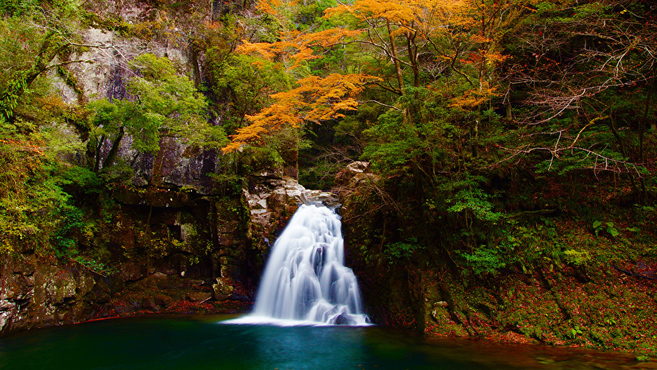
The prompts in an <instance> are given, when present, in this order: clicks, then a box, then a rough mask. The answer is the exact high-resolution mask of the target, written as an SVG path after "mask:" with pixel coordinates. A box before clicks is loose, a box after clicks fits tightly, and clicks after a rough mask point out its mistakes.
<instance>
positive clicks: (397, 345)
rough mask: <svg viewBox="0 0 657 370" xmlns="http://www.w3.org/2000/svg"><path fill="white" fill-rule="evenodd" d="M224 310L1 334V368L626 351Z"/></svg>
mask: <svg viewBox="0 0 657 370" xmlns="http://www.w3.org/2000/svg"><path fill="white" fill-rule="evenodd" d="M227 318H228V317H226V316H223V317H216V316H214V317H207V316H206V317H184V318H180V317H177V318H162V317H156V318H138V319H122V320H108V321H101V322H93V323H87V324H82V325H76V326H69V327H60V328H51V329H44V330H35V331H31V332H26V333H20V334H17V335H13V336H10V337H7V338H2V339H0V368H1V369H19V368H20V369H42V368H50V369H55V368H68V369H151V368H152V369H160V368H165V369H166V368H176V369H201V368H202V369H208V368H210V369H218V368H221V369H509V368H516V369H586V368H600V369H606V368H608V369H617V368H624V367H627V368H629V367H631V366H633V365H636V363H635V362H634V361H633V358H632V357H631V356H628V355H620V354H616V353H600V352H592V351H585V350H579V349H564V348H543V347H535V346H520V345H500V344H491V343H487V342H485V341H468V340H457V339H449V340H447V339H443V340H430V341H427V340H424V339H423V338H421V337H413V336H409V335H408V334H407V333H399V332H392V331H388V330H383V329H381V328H377V327H361V328H354V327H312V326H303V327H278V326H259V325H217V322H218V321H220V320H224V319H227Z"/></svg>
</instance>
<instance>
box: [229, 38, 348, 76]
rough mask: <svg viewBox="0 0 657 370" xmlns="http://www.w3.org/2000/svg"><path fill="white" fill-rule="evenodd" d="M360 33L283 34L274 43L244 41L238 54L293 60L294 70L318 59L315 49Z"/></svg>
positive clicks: (238, 49)
mask: <svg viewBox="0 0 657 370" xmlns="http://www.w3.org/2000/svg"><path fill="white" fill-rule="evenodd" d="M359 33H360V31H349V30H345V29H341V28H332V29H328V30H324V31H320V32H315V33H310V34H307V33H301V32H299V31H288V32H281V41H278V42H274V43H266V42H259V43H251V42H249V41H246V40H243V41H242V42H243V44H242V45H240V46H239V47H238V48H237V52H238V53H243V54H250V53H256V54H259V55H260V56H262V57H263V58H265V59H268V60H273V59H275V58H276V57H280V58H281V59H282V60H283V61H288V60H291V61H292V62H293V64H292V65H291V66H287V68H288V70H293V69H296V68H298V67H300V66H301V65H302V63H303V62H304V61H307V60H310V59H315V58H318V57H319V56H317V55H315V54H314V52H315V51H314V49H313V48H318V47H321V48H329V47H332V46H335V45H337V44H339V43H341V42H343V41H344V39H345V38H348V37H354V36H356V35H358V34H359Z"/></svg>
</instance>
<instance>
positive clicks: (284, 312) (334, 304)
mask: <svg viewBox="0 0 657 370" xmlns="http://www.w3.org/2000/svg"><path fill="white" fill-rule="evenodd" d="M340 226H341V223H340V217H339V216H338V215H337V214H335V212H333V211H332V210H330V209H329V208H327V207H324V206H316V205H312V204H310V205H308V204H304V205H302V206H301V207H299V209H298V210H297V212H296V213H295V214H294V216H293V217H292V219H291V220H290V222H289V224H288V225H287V227H286V228H285V230H284V231H283V233H282V234H281V236H280V237H279V238H278V240H277V241H276V243H274V246H273V248H272V252H271V255H270V257H269V261H268V262H267V267H266V268H265V273H264V275H263V278H262V282H261V284H260V289H259V290H258V295H257V297H256V302H255V307H254V310H253V313H252V314H250V315H248V316H246V317H243V318H240V319H237V320H230V321H229V322H230V323H245V324H246V323H280V324H283V323H285V324H287V325H294V324H295V323H300V324H319V325H350V326H361V325H369V319H368V317H367V315H365V314H364V313H363V310H362V304H361V301H360V293H359V291H358V283H357V281H356V276H355V275H354V273H353V272H352V271H351V269H350V268H347V267H345V266H344V241H343V239H342V232H341V230H340Z"/></svg>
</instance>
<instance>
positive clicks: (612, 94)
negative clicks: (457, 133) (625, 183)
mask: <svg viewBox="0 0 657 370" xmlns="http://www.w3.org/2000/svg"><path fill="white" fill-rule="evenodd" d="M656 33H657V19H656V14H655V10H654V8H652V7H650V6H648V5H647V4H646V3H644V2H634V1H622V0H621V1H611V0H610V1H597V2H565V3H558V2H545V3H541V4H539V6H538V7H537V8H536V12H535V14H534V15H533V16H532V18H531V22H527V23H525V24H523V26H522V28H520V29H519V30H518V32H517V34H516V35H515V37H517V38H518V39H519V40H522V41H521V42H520V43H516V44H513V48H514V51H513V53H514V60H513V62H511V63H508V64H507V76H508V80H509V82H510V84H511V87H512V90H511V91H512V92H513V94H512V95H511V98H512V99H515V100H516V103H517V104H518V106H519V109H518V110H516V115H517V118H518V120H519V121H521V122H522V123H521V125H522V126H524V131H525V137H526V138H528V140H527V141H525V142H524V143H523V144H524V145H523V146H521V147H519V148H514V149H512V148H509V150H510V151H511V153H512V154H513V155H515V154H528V153H532V154H537V155H539V156H540V158H542V159H543V164H544V167H545V169H546V170H552V169H558V170H560V171H562V172H565V171H571V170H578V169H588V170H593V171H594V172H595V173H596V174H597V173H600V172H614V173H617V174H621V175H623V176H626V177H627V178H628V179H629V180H630V183H631V186H632V188H633V190H634V194H635V195H636V197H637V200H638V202H639V203H643V204H645V203H646V201H647V198H648V189H647V188H648V182H647V181H646V180H647V178H649V177H650V176H652V174H653V172H654V168H653V166H652V165H651V164H650V162H652V159H651V158H654V157H655V154H657V153H655V152H654V150H652V148H653V147H654V145H650V144H652V143H654V142H655V137H654V135H653V134H652V131H651V123H652V122H654V121H655V118H656V117H657V116H656V115H657V112H656V110H655V108H654V101H655V100H654V99H655V88H656V85H657V82H656V79H657V76H656V75H655V65H656V62H657V59H656V56H655V55H656V52H657V37H656V36H655V34H656ZM529 138H531V139H529Z"/></svg>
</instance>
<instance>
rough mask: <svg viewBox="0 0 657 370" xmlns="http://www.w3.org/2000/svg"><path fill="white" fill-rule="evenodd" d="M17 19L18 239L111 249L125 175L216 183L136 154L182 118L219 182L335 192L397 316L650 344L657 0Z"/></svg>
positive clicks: (31, 5) (149, 154) (55, 247)
mask: <svg viewBox="0 0 657 370" xmlns="http://www.w3.org/2000/svg"><path fill="white" fill-rule="evenodd" d="M135 14H137V15H135ZM0 23H1V24H0V142H1V145H0V184H1V186H0V230H1V232H0V254H2V255H4V256H5V257H3V258H10V257H11V256H18V255H26V254H30V255H33V256H34V258H36V260H37V261H43V263H63V264H69V265H71V264H73V265H77V266H81V268H84V269H88V270H91V271H93V272H94V273H97V274H101V275H103V276H107V275H112V274H113V273H115V272H116V267H115V266H114V264H115V263H116V261H118V260H122V259H126V258H127V259H129V258H132V257H131V256H132V255H131V254H130V253H132V252H131V251H127V250H125V248H124V250H120V249H119V250H118V251H117V250H116V247H117V245H116V243H115V242H114V241H112V240H109V239H108V238H107V237H106V235H107V233H108V230H110V229H112V228H113V227H114V226H113V225H115V224H116V219H114V218H113V212H115V211H116V209H117V208H116V207H117V205H116V203H117V200H116V199H114V198H112V196H111V194H114V193H113V192H115V191H116V189H119V188H120V189H123V188H126V187H129V188H130V189H133V190H134V191H136V192H141V194H150V192H152V191H155V190H153V189H162V188H167V187H168V188H169V190H172V191H177V192H180V193H190V194H191V193H194V194H196V193H198V189H193V188H187V187H185V186H170V185H168V184H163V183H159V182H158V181H155V180H152V181H151V178H149V177H147V176H146V177H144V176H143V174H140V173H139V168H140V164H143V163H151V164H153V163H155V164H153V166H154V167H153V168H154V170H153V171H157V168H159V167H157V166H158V165H157V162H158V161H160V163H163V162H162V161H166V156H164V155H163V154H162V152H163V151H164V149H163V148H164V143H165V142H167V140H174V141H176V142H181V143H185V146H186V148H189V149H188V150H190V151H194V150H195V151H197V152H202V153H212V156H213V158H215V161H216V163H215V166H216V168H218V169H220V170H216V171H212V173H208V174H204V175H203V176H205V177H204V178H206V177H207V179H208V181H211V183H212V186H214V187H215V188H214V190H213V191H215V193H217V194H221V195H222V196H224V197H225V198H226V199H237V198H239V196H240V194H241V190H240V189H242V188H244V187H248V184H249V181H250V180H249V179H250V178H251V176H252V175H253V174H254V173H259V172H262V171H273V172H275V173H277V174H280V175H281V176H282V175H285V176H288V177H292V178H295V179H297V180H298V181H299V183H300V184H302V185H303V186H305V187H306V188H309V189H322V190H325V191H332V192H334V193H336V194H339V195H340V197H341V202H342V204H343V208H344V209H343V210H342V216H343V220H344V221H343V222H344V224H345V226H344V233H345V238H346V241H347V249H348V252H347V254H348V257H349V259H350V260H351V261H352V262H353V263H352V264H353V265H354V270H355V271H356V272H357V273H358V274H359V275H360V276H359V279H360V280H362V281H363V282H364V284H365V288H364V292H365V296H366V298H367V300H368V301H369V302H370V303H369V304H371V305H373V306H376V305H377V302H386V301H390V300H391V301H392V302H397V303H390V306H389V307H387V308H386V310H385V311H384V310H381V311H376V310H375V311H376V312H373V314H372V315H373V317H374V318H375V319H376V320H378V322H379V323H381V324H385V325H389V326H396V327H405V328H411V329H417V330H420V331H422V332H424V333H425V334H427V335H437V336H445V335H457V336H461V335H470V336H480V337H493V338H495V337H496V336H498V337H497V339H500V337H499V336H500V335H502V334H496V333H502V332H504V333H507V334H504V335H506V336H505V337H503V338H501V339H509V336H510V334H508V333H512V334H513V336H515V335H518V336H522V337H523V338H528V339H526V340H533V341H538V342H540V343H548V344H574V345H582V346H589V347H595V348H604V349H622V350H624V351H630V352H633V353H635V354H636V356H637V358H641V359H646V360H647V359H649V358H650V356H656V355H657V338H655V336H654V334H655V331H654V328H655V327H657V321H656V320H657V319H656V316H655V310H656V307H657V302H656V300H657V295H655V292H656V290H655V289H656V287H657V286H656V285H655V280H657V250H656V249H655V240H656V239H655V238H656V237H657V203H656V201H657V178H656V177H655V174H656V171H657V168H656V164H657V162H656V160H657V146H656V145H655V144H656V141H657V138H656V137H655V130H656V129H657V96H656V95H657V5H655V4H654V3H653V2H652V1H647V0H597V1H594V0H403V1H402V0H376V1H375V0H344V1H337V0H223V1H220V0H217V1H214V0H196V1H194V0H189V1H175V0H125V1H118V2H114V1H108V0H97V1H86V0H4V1H2V3H1V4H0ZM90 35H101V36H98V37H95V38H93V37H91V36H90ZM103 35H112V38H111V41H108V42H105V41H107V40H108V37H109V36H103ZM103 37H105V38H103ZM94 65H96V66H98V65H105V66H113V67H112V68H113V69H112V68H107V71H109V72H106V76H110V77H108V78H109V79H110V80H112V81H113V82H112V88H111V89H101V88H97V89H96V90H95V91H94V90H93V89H91V88H90V87H89V86H93V85H94V83H95V82H94V81H95V80H94V78H97V76H92V75H91V74H89V73H86V72H85V71H87V70H88V69H87V68H91V66H94ZM357 161H359V162H367V164H366V166H367V170H366V172H367V173H368V176H367V177H364V180H363V181H361V182H360V183H359V184H358V186H355V185H354V184H353V182H352V183H351V184H350V183H349V181H341V180H340V174H341V173H343V172H342V171H343V169H344V168H345V167H346V166H347V165H349V164H350V163H353V162H357ZM160 165H161V164H160ZM136 179H137V180H136ZM144 179H146V180H144ZM153 179H154V177H153ZM152 208H153V207H152V206H151V211H152ZM148 221H149V222H150V221H151V214H148ZM152 248H154V249H153V250H151V251H148V252H147V253H149V255H156V254H157V253H159V252H158V251H160V249H157V248H159V247H158V246H157V245H155V244H154V245H153V247H152ZM206 249H211V248H210V247H208V248H206ZM204 253H207V254H208V255H209V254H210V253H211V251H206V252H204ZM58 261H59V262H58ZM516 281H522V282H524V283H525V285H523V286H524V288H518V287H516V286H515V285H513V284H515V282H516ZM534 282H538V283H536V284H538V285H540V287H538V288H537V286H536V285H532V284H534ZM391 286H392V287H393V288H392V289H390V287H391ZM384 291H385V292H388V293H384ZM583 291H584V292H585V293H582V292H583ZM386 294H387V295H386ZM545 294H547V295H548V296H550V297H552V298H551V299H552V300H551V301H550V303H549V305H548V304H547V303H546V305H541V302H542V301H543V298H542V297H543V296H544V295H545ZM391 297H392V298H391ZM419 297H425V298H426V302H427V303H426V304H425V298H419ZM582 297H584V298H582ZM409 302H414V303H409ZM418 302H420V303H418ZM519 302H526V303H527V302H529V304H525V305H524V307H525V308H522V309H519V308H518V306H514V304H516V303H519ZM554 302H556V303H554ZM532 304H535V307H534V308H533V309H531V310H530V309H529V308H528V307H527V306H531V305H532ZM382 305H383V303H382ZM520 306H522V305H520ZM443 311H444V315H442V316H441V312H443ZM550 315H555V316H558V317H559V319H558V320H556V321H555V322H552V321H549V322H548V321H547V319H546V317H548V316H550ZM443 317H446V318H447V319H448V320H449V321H450V323H449V324H446V323H445V322H444V321H443V320H442V318H443ZM418 318H423V319H418ZM636 322H642V323H643V325H637V324H636ZM457 324H458V325H457ZM651 328H652V329H651ZM524 340H525V339H519V340H518V341H524Z"/></svg>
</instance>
